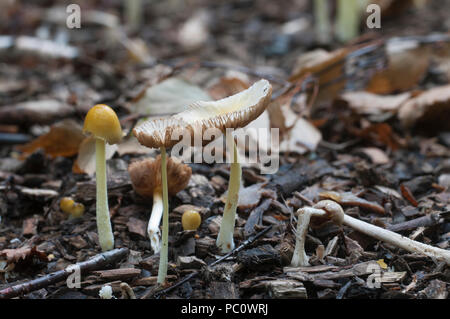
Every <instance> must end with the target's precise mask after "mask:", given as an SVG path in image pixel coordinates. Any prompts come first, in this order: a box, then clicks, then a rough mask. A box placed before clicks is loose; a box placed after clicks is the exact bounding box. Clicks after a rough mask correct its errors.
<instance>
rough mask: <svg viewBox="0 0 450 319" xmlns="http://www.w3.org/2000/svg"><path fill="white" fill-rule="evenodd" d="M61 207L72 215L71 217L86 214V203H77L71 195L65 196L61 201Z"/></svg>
mask: <svg viewBox="0 0 450 319" xmlns="http://www.w3.org/2000/svg"><path fill="white" fill-rule="evenodd" d="M59 207H60V208H61V210H62V211H63V212H64V213H67V214H69V215H70V218H78V217H81V216H83V214H84V205H83V204H81V203H76V202H75V201H74V200H73V199H72V198H70V197H63V198H61V201H60V202H59Z"/></svg>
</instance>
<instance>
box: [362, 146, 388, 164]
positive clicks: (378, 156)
mask: <svg viewBox="0 0 450 319" xmlns="http://www.w3.org/2000/svg"><path fill="white" fill-rule="evenodd" d="M357 151H358V152H362V153H364V154H365V155H367V156H368V157H369V158H370V160H371V161H372V163H374V164H375V165H382V164H387V163H389V157H387V155H386V153H385V152H383V151H382V150H381V149H379V148H376V147H363V148H359V149H357Z"/></svg>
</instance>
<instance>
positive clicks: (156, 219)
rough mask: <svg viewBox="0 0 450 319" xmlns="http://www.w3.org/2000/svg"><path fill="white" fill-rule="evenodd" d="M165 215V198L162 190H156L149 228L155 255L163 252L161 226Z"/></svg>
mask: <svg viewBox="0 0 450 319" xmlns="http://www.w3.org/2000/svg"><path fill="white" fill-rule="evenodd" d="M162 214H163V198H162V190H161V188H159V187H158V188H157V189H155V191H154V192H153V207H152V214H151V215H150V220H149V222H148V226H147V233H148V237H149V238H150V245H151V246H152V249H153V251H154V253H155V254H157V253H159V251H160V250H161V243H160V235H161V234H160V231H159V225H160V223H161V217H162Z"/></svg>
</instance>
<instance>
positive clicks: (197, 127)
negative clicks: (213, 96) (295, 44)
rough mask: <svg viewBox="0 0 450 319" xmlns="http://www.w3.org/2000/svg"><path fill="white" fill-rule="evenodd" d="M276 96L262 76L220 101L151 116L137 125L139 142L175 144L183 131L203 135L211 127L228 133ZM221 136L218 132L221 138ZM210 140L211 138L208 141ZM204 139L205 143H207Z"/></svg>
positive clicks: (192, 137)
mask: <svg viewBox="0 0 450 319" xmlns="http://www.w3.org/2000/svg"><path fill="white" fill-rule="evenodd" d="M271 96H272V86H271V85H270V83H269V81H267V80H264V79H262V80H259V81H258V82H256V83H254V84H253V85H252V86H251V87H249V88H248V89H246V90H244V91H242V92H239V93H237V94H234V95H231V96H229V97H226V98H224V99H221V100H217V101H208V102H204V101H200V102H196V103H193V104H191V105H189V106H188V108H187V110H185V111H183V112H181V113H178V114H176V115H174V116H172V117H170V118H164V119H153V120H148V121H146V122H144V123H142V124H141V125H139V126H137V127H135V128H134V129H133V133H134V135H135V136H136V138H137V139H138V141H139V143H141V144H142V145H145V146H147V147H150V148H158V147H161V146H165V147H172V146H173V145H175V144H177V143H178V142H179V141H181V140H182V138H183V134H185V133H188V134H190V136H191V145H192V144H193V141H194V137H195V136H202V137H203V133H204V132H205V131H206V130H207V129H211V128H214V129H217V132H218V133H219V132H221V133H224V132H225V131H226V129H227V128H239V127H244V126H246V125H247V124H248V123H250V122H251V121H253V120H255V119H256V118H257V117H258V116H260V115H261V113H262V112H263V111H264V110H265V109H266V107H267V105H268V104H269V102H270V98H271ZM217 137H218V136H216V138H217ZM207 142H210V141H207ZM207 142H206V141H204V143H205V144H206V143H207Z"/></svg>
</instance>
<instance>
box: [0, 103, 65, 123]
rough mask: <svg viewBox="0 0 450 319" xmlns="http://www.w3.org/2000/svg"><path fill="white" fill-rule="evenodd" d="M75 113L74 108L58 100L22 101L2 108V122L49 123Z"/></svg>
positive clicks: (0, 115) (0, 121)
mask: <svg viewBox="0 0 450 319" xmlns="http://www.w3.org/2000/svg"><path fill="white" fill-rule="evenodd" d="M72 113H73V108H71V107H70V106H68V105H66V104H64V103H62V102H60V101H57V100H39V101H29V102H22V103H18V104H15V105H11V106H3V107H2V108H1V109H0V123H2V124H29V123H33V124H47V123H51V122H53V121H55V120H57V119H60V118H64V117H66V116H69V115H71V114H72Z"/></svg>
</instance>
